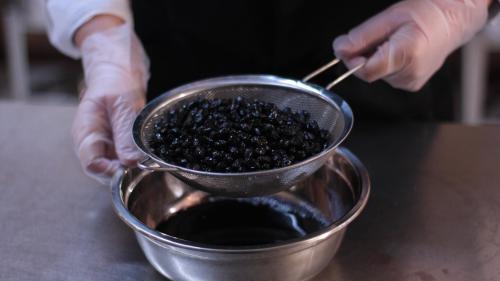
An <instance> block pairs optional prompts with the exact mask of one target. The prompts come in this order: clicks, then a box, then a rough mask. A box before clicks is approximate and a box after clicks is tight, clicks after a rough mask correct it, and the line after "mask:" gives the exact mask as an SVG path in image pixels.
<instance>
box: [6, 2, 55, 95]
mask: <svg viewBox="0 0 500 281" xmlns="http://www.w3.org/2000/svg"><path fill="white" fill-rule="evenodd" d="M44 5H45V4H44V1H43V0H29V1H27V0H10V1H9V0H7V1H6V3H5V4H4V6H5V7H4V9H3V15H2V16H3V21H4V28H5V39H4V41H5V50H6V57H7V75H8V84H9V92H10V93H11V95H12V96H13V97H14V98H15V99H27V98H29V97H30V95H31V89H30V75H29V54H28V44H27V40H26V39H27V34H28V33H41V34H44V33H45V20H46V18H45V6H44Z"/></svg>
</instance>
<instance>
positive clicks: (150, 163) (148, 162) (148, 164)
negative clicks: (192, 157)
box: [137, 157, 177, 172]
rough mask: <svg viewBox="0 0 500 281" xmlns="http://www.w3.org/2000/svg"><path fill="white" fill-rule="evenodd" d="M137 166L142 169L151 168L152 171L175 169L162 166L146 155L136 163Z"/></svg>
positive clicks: (171, 170)
mask: <svg viewBox="0 0 500 281" xmlns="http://www.w3.org/2000/svg"><path fill="white" fill-rule="evenodd" d="M137 166H138V167H139V168H140V169H142V170H153V171H165V172H173V171H177V169H176V168H170V167H162V166H161V165H160V164H158V163H156V162H155V161H154V160H153V159H151V158H149V157H146V158H144V159H143V160H141V161H139V162H138V163H137Z"/></svg>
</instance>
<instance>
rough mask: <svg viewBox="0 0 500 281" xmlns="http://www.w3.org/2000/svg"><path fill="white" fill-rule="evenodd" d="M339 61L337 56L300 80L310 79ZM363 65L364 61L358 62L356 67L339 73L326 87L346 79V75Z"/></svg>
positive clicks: (329, 87) (328, 87) (328, 88)
mask: <svg viewBox="0 0 500 281" xmlns="http://www.w3.org/2000/svg"><path fill="white" fill-rule="evenodd" d="M339 62H340V59H338V58H335V59H333V60H332V61H330V62H329V63H327V64H325V65H323V66H322V67H320V68H318V69H316V70H315V71H313V72H311V73H310V74H309V75H307V76H306V77H304V79H302V81H303V82H307V81H309V80H311V79H312V78H314V77H316V76H317V75H319V74H321V73H322V72H324V71H325V70H327V69H329V68H330V67H332V66H334V65H336V64H337V63H339ZM363 66H365V63H364V62H363V63H362V64H360V65H358V66H356V67H353V68H352V69H350V70H348V71H347V72H346V73H344V74H342V75H340V76H339V77H338V78H337V79H335V80H333V82H331V83H330V84H328V85H327V86H326V89H327V90H330V89H331V88H332V87H333V86H335V85H337V84H338V83H340V82H341V81H342V80H344V79H346V78H347V77H349V76H350V75H351V74H353V73H354V72H356V71H358V70H359V69H360V68H362V67H363Z"/></svg>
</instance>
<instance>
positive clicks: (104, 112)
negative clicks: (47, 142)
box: [72, 24, 149, 184]
mask: <svg viewBox="0 0 500 281" xmlns="http://www.w3.org/2000/svg"><path fill="white" fill-rule="evenodd" d="M81 51H82V59H83V66H84V71H85V82H86V86H87V89H86V90H85V92H84V94H83V97H82V99H81V101H80V105H79V106H78V110H77V113H76V117H75V120H74V123H73V130H72V135H73V141H74V146H75V150H76V153H77V155H78V157H79V159H80V162H81V165H82V167H83V169H84V171H85V172H86V173H87V174H88V175H90V176H91V177H93V178H95V179H97V180H98V181H99V182H101V183H103V184H109V182H110V179H111V176H112V175H113V174H114V172H116V171H117V169H119V168H120V165H125V166H130V165H134V164H135V163H136V162H137V160H138V159H139V158H140V157H141V154H140V152H139V151H138V150H137V148H136V146H135V144H134V142H133V139H132V123H133V121H134V119H135V117H136V114H137V112H138V111H139V110H140V109H141V108H142V107H143V106H144V104H145V90H146V84H147V80H148V76H149V75H148V69H149V61H148V59H147V57H146V54H145V52H144V50H143V48H142V45H141V43H140V42H139V39H138V38H137V36H136V35H135V34H134V32H133V28H132V27H131V26H130V25H129V24H123V25H120V26H118V27H114V28H111V29H107V30H105V31H103V32H99V33H95V34H92V35H90V36H88V37H87V38H86V39H85V40H84V41H83V43H82V46H81Z"/></svg>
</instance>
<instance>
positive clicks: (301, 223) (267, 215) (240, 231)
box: [156, 199, 328, 246]
mask: <svg viewBox="0 0 500 281" xmlns="http://www.w3.org/2000/svg"><path fill="white" fill-rule="evenodd" d="M327 225H328V222H327V220H326V219H325V218H324V217H322V216H320V215H318V214H313V212H311V211H309V210H307V209H302V208H300V209H298V208H291V207H290V206H288V205H286V204H284V203H279V202H276V201H266V200H263V199H258V200H254V201H252V199H250V200H244V201H243V200H234V199H223V200H217V201H212V202H206V203H203V204H200V205H196V206H193V207H190V208H188V209H185V210H182V211H180V212H178V213H176V214H174V215H173V216H171V217H170V218H168V219H167V220H165V221H163V222H161V223H160V224H159V225H158V226H157V227H156V229H157V230H158V231H160V232H162V233H165V234H168V235H171V236H174V237H177V238H181V239H184V240H189V241H194V242H199V243H203V244H210V245H225V246H251V245H262V244H272V243H276V242H280V241H286V240H289V239H293V238H298V237H302V236H304V235H307V234H308V233H312V232H314V231H317V230H320V229H322V228H324V227H325V226H327Z"/></svg>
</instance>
